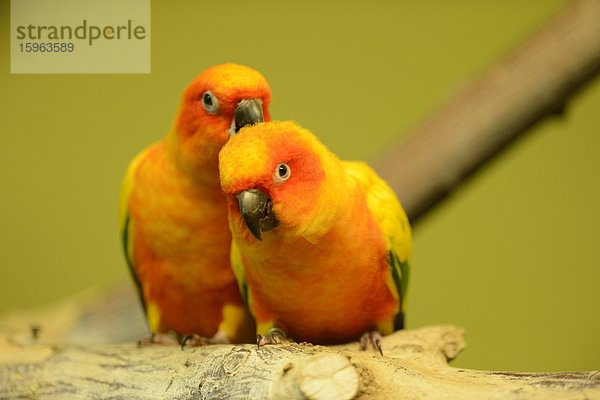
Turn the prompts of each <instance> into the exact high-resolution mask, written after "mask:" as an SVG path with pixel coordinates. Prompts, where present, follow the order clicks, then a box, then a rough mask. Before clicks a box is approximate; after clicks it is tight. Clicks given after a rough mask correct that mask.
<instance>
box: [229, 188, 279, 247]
mask: <svg viewBox="0 0 600 400" xmlns="http://www.w3.org/2000/svg"><path fill="white" fill-rule="evenodd" d="M237 200H238V205H239V207H240V213H241V214H242V218H243V219H244V222H245V223H246V226H247V227H248V229H249V230H250V232H252V234H253V235H254V237H255V238H257V239H258V240H262V233H263V232H267V231H270V230H271V229H275V228H276V227H277V225H279V221H278V220H277V217H276V216H275V213H274V212H273V210H272V209H271V199H269V196H267V195H266V194H265V192H263V191H261V190H258V189H249V190H244V191H243V192H240V193H238V195H237Z"/></svg>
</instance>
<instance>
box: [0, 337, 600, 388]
mask: <svg viewBox="0 0 600 400" xmlns="http://www.w3.org/2000/svg"><path fill="white" fill-rule="evenodd" d="M464 346H465V342H464V336H463V332H462V330H461V329H460V328H457V327H455V326H451V325H446V326H433V327H427V328H423V329H419V330H414V331H399V332H396V333H395V334H393V335H390V336H387V337H385V338H384V340H383V347H384V349H385V354H384V356H383V357H382V356H380V355H379V354H378V353H376V352H374V351H365V352H360V351H358V344H356V343H355V344H352V345H346V346H332V347H322V346H313V345H310V344H285V345H273V346H265V347H262V348H260V349H257V347H256V346H255V345H250V344H248V345H238V346H230V345H212V346H205V347H199V348H186V349H184V350H181V349H179V348H178V347H175V346H159V345H156V346H151V347H144V348H137V346H136V345H135V344H134V343H125V344H88V345H68V346H67V345H51V344H41V343H32V344H28V345H19V346H17V345H15V344H11V343H10V341H9V340H7V338H6V337H4V338H3V342H0V354H1V355H0V382H2V385H0V398H2V399H16V398H44V399H64V398H69V397H77V398H108V397H110V398H112V399H121V398H123V399H132V398H145V399H154V398H156V399H159V398H160V399H187V398H194V399H195V398H201V399H339V400H343V399H354V398H356V399H361V398H363V399H390V398H403V399H423V398H427V399H454V398H456V399H464V398H469V399H472V398H494V397H497V398H503V399H555V398H561V399H581V398H586V397H587V398H598V397H600V374H598V373H547V374H543V373H506V372H486V371H469V370H463V369H456V368H451V367H449V366H448V364H447V360H450V359H452V358H454V357H455V356H456V355H457V354H458V353H459V352H460V351H461V350H462V349H463V348H464Z"/></svg>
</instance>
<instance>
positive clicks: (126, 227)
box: [119, 151, 146, 314]
mask: <svg viewBox="0 0 600 400" xmlns="http://www.w3.org/2000/svg"><path fill="white" fill-rule="evenodd" d="M144 154H145V151H144V152H142V153H140V154H139V155H138V156H137V157H136V158H134V159H133V161H132V162H131V163H130V164H129V167H128V169H127V173H126V174H125V177H124V179H123V183H122V185H121V198H120V200H119V227H120V231H121V246H122V247H123V253H124V255H125V260H126V261H127V266H128V267H129V272H130V273H131V277H132V278H133V281H134V282H135V285H136V288H137V291H138V296H139V298H140V302H141V303H142V307H143V309H144V314H146V302H145V301H144V296H143V295H142V284H141V282H140V279H139V277H138V276H137V272H136V266H135V260H134V257H133V230H132V224H133V221H132V220H131V215H130V213H129V197H130V195H131V188H132V186H133V180H134V174H135V170H136V168H137V165H138V164H139V162H140V160H141V158H142V156H143V155H144Z"/></svg>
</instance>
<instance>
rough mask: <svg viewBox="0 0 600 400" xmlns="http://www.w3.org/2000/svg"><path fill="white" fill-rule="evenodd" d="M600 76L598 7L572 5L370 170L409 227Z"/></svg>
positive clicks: (586, 1) (584, 2)
mask: <svg viewBox="0 0 600 400" xmlns="http://www.w3.org/2000/svg"><path fill="white" fill-rule="evenodd" d="M598 72H600V0H574V1H572V2H570V3H569V4H568V5H567V7H566V8H565V9H564V10H562V12H560V13H559V14H558V15H557V16H556V17H555V18H554V19H553V20H551V21H549V23H548V24H546V25H545V26H544V27H542V29H540V30H539V31H538V32H536V33H535V34H533V35H532V36H531V37H530V38H529V39H527V40H526V41H524V42H523V43H522V44H521V45H520V46H518V47H517V48H516V49H514V50H513V51H511V52H510V53H509V54H507V55H506V56H505V57H504V58H503V59H501V60H500V61H499V62H498V63H496V64H495V65H492V66H491V67H490V68H488V70H487V71H485V72H484V73H482V74H481V76H480V77H479V78H477V79H474V80H472V81H470V82H468V83H467V84H466V85H465V86H464V87H463V88H462V89H461V90H459V91H458V92H457V93H455V94H454V96H453V97H452V98H450V99H449V100H448V102H447V103H446V104H444V105H443V106H442V107H441V108H440V109H438V110H437V112H436V113H434V114H433V115H432V116H431V117H429V118H427V119H426V120H425V121H424V122H423V123H422V124H421V125H420V126H418V127H417V128H416V129H414V131H412V132H411V133H409V135H408V137H407V138H406V139H405V140H404V141H402V142H400V143H398V144H397V145H395V146H393V147H392V149H391V150H390V151H389V152H388V153H387V154H385V155H384V156H383V157H381V158H379V159H378V160H374V163H373V164H374V167H375V169H376V170H377V171H378V173H379V174H380V175H381V176H382V177H383V178H384V179H385V180H386V181H387V182H388V183H389V184H390V185H391V186H392V188H394V190H396V192H397V193H398V196H399V197H400V200H401V202H402V204H403V205H404V207H405V209H406V211H407V213H408V216H409V218H410V220H411V222H412V223H413V224H415V222H417V220H418V219H419V218H420V217H421V216H423V215H424V214H425V213H426V212H427V211H428V210H429V209H430V208H432V207H433V206H435V205H436V204H438V203H439V202H441V201H442V200H443V199H444V198H446V197H447V195H448V194H450V193H451V192H452V191H453V190H454V189H455V188H456V187H458V186H459V185H460V184H461V183H462V182H463V181H465V179H467V178H468V177H469V176H470V175H471V174H473V173H474V172H475V171H477V170H478V169H479V168H480V167H481V166H483V165H484V164H485V163H487V162H488V161H490V160H491V159H492V158H493V157H494V156H495V155H496V154H498V153H499V152H500V150H502V149H503V148H504V147H506V146H507V145H508V144H510V143H513V142H514V139H516V138H517V137H519V135H521V134H523V133H525V132H527V130H528V129H529V128H531V127H532V126H533V125H535V124H537V123H538V122H540V121H542V120H544V119H545V118H546V117H548V116H551V115H556V114H561V113H564V111H565V109H566V104H567V102H568V101H569V100H570V99H571V98H572V97H573V96H574V94H576V93H577V92H578V90H579V89H580V88H581V87H583V86H584V85H585V84H586V83H587V82H589V81H590V80H591V79H592V78H594V77H595V76H596V75H597V74H598Z"/></svg>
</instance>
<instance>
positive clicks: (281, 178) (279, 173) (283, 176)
mask: <svg viewBox="0 0 600 400" xmlns="http://www.w3.org/2000/svg"><path fill="white" fill-rule="evenodd" d="M291 173H292V171H291V170H290V167H289V166H288V165H287V164H284V163H281V164H278V165H277V167H276V168H275V173H274V174H273V177H274V178H275V182H277V183H282V182H285V181H287V180H288V178H289V177H290V175H291Z"/></svg>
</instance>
